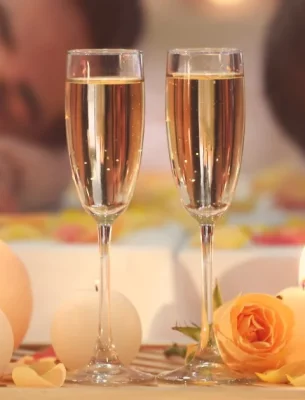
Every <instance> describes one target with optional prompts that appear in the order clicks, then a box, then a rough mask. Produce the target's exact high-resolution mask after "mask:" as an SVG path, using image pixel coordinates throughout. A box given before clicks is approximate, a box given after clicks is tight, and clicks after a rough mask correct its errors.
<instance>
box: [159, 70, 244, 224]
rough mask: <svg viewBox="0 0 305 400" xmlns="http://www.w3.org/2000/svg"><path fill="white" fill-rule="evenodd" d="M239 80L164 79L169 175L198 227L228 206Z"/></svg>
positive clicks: (240, 102)
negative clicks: (165, 84) (169, 160)
mask: <svg viewBox="0 0 305 400" xmlns="http://www.w3.org/2000/svg"><path fill="white" fill-rule="evenodd" d="M243 93H244V79H243V76H241V75H237V74H223V75H213V74H209V75H208V74H206V75H204V74H202V75H190V76H189V75H183V74H174V75H172V76H168V77H167V99H166V102H167V107H166V113H167V115H166V122H167V132H168V141H169V151H170V158H171V163H172V169H173V173H174V176H175V179H176V180H177V183H178V186H179V189H180V196H181V199H182V202H183V204H184V206H185V208H186V209H187V210H188V211H189V212H190V213H191V215H192V216H193V217H195V218H196V219H197V220H199V221H201V222H202V221H203V220H205V222H206V221H208V220H212V219H213V218H214V217H216V216H219V215H221V214H222V213H223V212H224V211H225V210H226V209H227V207H228V206H229V204H230V202H231V200H232V196H233V193H234V190H235V186H236V183H237V178H238V174H239V169H240V164H241V159H242V151H243V140H244V118H245V116H244V98H243Z"/></svg>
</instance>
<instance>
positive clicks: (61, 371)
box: [42, 364, 67, 387]
mask: <svg viewBox="0 0 305 400" xmlns="http://www.w3.org/2000/svg"><path fill="white" fill-rule="evenodd" d="M66 375H67V371H66V368H65V367H64V365H63V364H57V365H56V367H54V368H53V369H51V370H50V371H48V372H46V373H45V374H44V375H42V378H43V379H44V380H46V381H48V382H49V383H51V384H52V385H53V386H54V387H61V386H62V385H63V384H64V383H65V380H66Z"/></svg>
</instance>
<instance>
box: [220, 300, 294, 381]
mask: <svg viewBox="0 0 305 400" xmlns="http://www.w3.org/2000/svg"><path fill="white" fill-rule="evenodd" d="M293 326H294V314H293V311H292V310H291V309H290V308H289V307H288V306H286V305H285V304H283V302H282V301H281V300H279V299H277V298H276V297H273V296H269V295H266V294H246V295H243V296H239V297H237V298H236V299H235V300H233V301H231V302H229V303H226V304H224V305H223V306H221V307H220V308H219V309H218V310H217V311H216V312H215V322H214V329H215V335H216V338H217V342H218V346H219V350H220V353H221V355H222V357H223V360H224V362H225V363H226V364H228V366H229V367H230V368H232V369H233V370H236V371H240V372H249V373H254V372H265V371H267V370H270V369H276V368H279V367H281V366H282V365H283V364H284V363H285V356H286V351H287V344H288V342H289V341H290V339H291V337H292V333H293Z"/></svg>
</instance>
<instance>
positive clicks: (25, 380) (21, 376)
mask: <svg viewBox="0 0 305 400" xmlns="http://www.w3.org/2000/svg"><path fill="white" fill-rule="evenodd" d="M12 378H13V382H14V383H15V385H16V386H19V387H33V388H52V387H54V386H53V385H52V383H50V382H48V381H46V380H45V379H43V378H42V377H40V376H39V375H37V373H36V372H35V371H34V370H33V369H31V368H29V367H28V366H20V367H16V368H15V369H14V370H13V373H12Z"/></svg>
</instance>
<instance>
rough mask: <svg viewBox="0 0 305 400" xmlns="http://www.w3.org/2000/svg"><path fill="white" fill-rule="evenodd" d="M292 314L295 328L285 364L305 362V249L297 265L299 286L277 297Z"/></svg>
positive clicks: (286, 290) (285, 290)
mask: <svg viewBox="0 0 305 400" xmlns="http://www.w3.org/2000/svg"><path fill="white" fill-rule="evenodd" d="M278 296H279V297H280V298H281V299H282V301H283V302H284V303H285V304H287V305H288V306H289V307H290V308H291V309H292V310H293V312H294V318H295V327H294V333H293V338H292V340H291V342H290V344H289V346H288V349H287V350H288V351H287V354H288V357H287V362H294V361H303V360H305V248H304V249H303V251H302V254H301V258H300V264H299V286H297V287H290V288H287V289H284V290H283V291H282V292H281V293H279V295H278Z"/></svg>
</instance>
